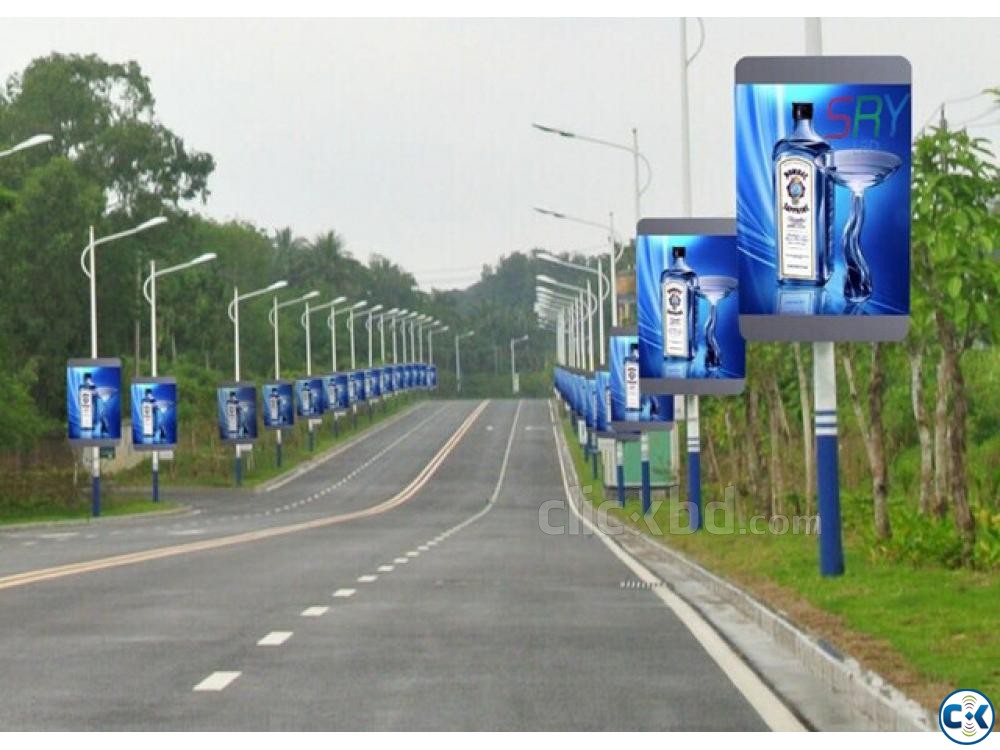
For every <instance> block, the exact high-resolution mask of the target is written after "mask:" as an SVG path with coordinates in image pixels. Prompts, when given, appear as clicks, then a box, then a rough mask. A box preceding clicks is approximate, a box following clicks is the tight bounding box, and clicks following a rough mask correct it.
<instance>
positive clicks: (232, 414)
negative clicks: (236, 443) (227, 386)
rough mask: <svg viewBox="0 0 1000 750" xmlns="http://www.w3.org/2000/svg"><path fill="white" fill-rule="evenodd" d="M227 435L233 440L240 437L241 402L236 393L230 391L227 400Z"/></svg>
mask: <svg viewBox="0 0 1000 750" xmlns="http://www.w3.org/2000/svg"><path fill="white" fill-rule="evenodd" d="M226 434H227V435H228V436H229V438H230V439H231V440H235V439H236V438H238V437H239V436H240V402H239V399H237V398H236V391H230V392H229V398H227V399H226Z"/></svg>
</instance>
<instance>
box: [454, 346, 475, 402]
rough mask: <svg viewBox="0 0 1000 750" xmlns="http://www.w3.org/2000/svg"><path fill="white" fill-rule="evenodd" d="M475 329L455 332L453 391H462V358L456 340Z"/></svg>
mask: <svg viewBox="0 0 1000 750" xmlns="http://www.w3.org/2000/svg"><path fill="white" fill-rule="evenodd" d="M474 333H475V331H466V332H465V333H456V334H455V392H456V393H461V392H462V359H461V355H460V354H459V350H458V342H459V341H461V340H462V339H466V338H468V337H469V336H472V335H473V334H474Z"/></svg>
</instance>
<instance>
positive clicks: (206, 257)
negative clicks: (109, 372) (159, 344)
mask: <svg viewBox="0 0 1000 750" xmlns="http://www.w3.org/2000/svg"><path fill="white" fill-rule="evenodd" d="M215 257H216V256H215V253H203V254H201V255H199V256H198V257H197V258H193V259H192V260H189V261H187V262H186V263H179V264H177V265H176V266H169V267H168V268H164V269H161V270H159V271H157V270H156V261H155V260H150V261H149V276H147V277H146V281H145V282H143V285H142V294H143V296H144V297H145V298H146V301H147V302H148V303H149V365H150V370H151V371H152V376H153V377H154V378H155V377H156V376H157V374H158V373H157V367H156V340H157V339H156V280H157V279H158V278H159V277H160V276H166V275H167V274H171V273H176V272H177V271H183V270H184V269H186V268H193V267H194V266H198V265H201V264H202V263H208V262H209V261H211V260H215ZM152 463H153V502H154V503H156V502H159V501H160V453H159V451H153V458H152Z"/></svg>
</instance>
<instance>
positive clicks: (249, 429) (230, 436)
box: [216, 381, 257, 443]
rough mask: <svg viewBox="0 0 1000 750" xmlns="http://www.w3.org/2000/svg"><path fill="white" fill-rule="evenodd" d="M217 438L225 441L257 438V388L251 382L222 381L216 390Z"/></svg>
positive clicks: (249, 440)
mask: <svg viewBox="0 0 1000 750" xmlns="http://www.w3.org/2000/svg"><path fill="white" fill-rule="evenodd" d="M216 404H217V407H218V408H217V413H218V424H219V438H220V439H221V440H222V441H224V442H227V443H252V442H253V441H254V440H256V439H257V390H256V388H255V387H254V384H253V383H250V382H247V381H242V382H230V383H223V384H222V385H221V386H219V388H218V390H217V391H216Z"/></svg>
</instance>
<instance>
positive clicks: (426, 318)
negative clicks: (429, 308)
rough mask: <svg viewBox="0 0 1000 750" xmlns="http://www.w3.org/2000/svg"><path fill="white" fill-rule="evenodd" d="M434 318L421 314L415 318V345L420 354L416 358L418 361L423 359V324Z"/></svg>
mask: <svg viewBox="0 0 1000 750" xmlns="http://www.w3.org/2000/svg"><path fill="white" fill-rule="evenodd" d="M432 320H434V318H432V317H431V316H430V315H421V316H420V317H418V318H417V342H418V343H417V347H418V349H419V351H420V354H419V356H418V358H417V361H418V362H423V361H424V325H425V324H427V323H430V322H431V321H432Z"/></svg>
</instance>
